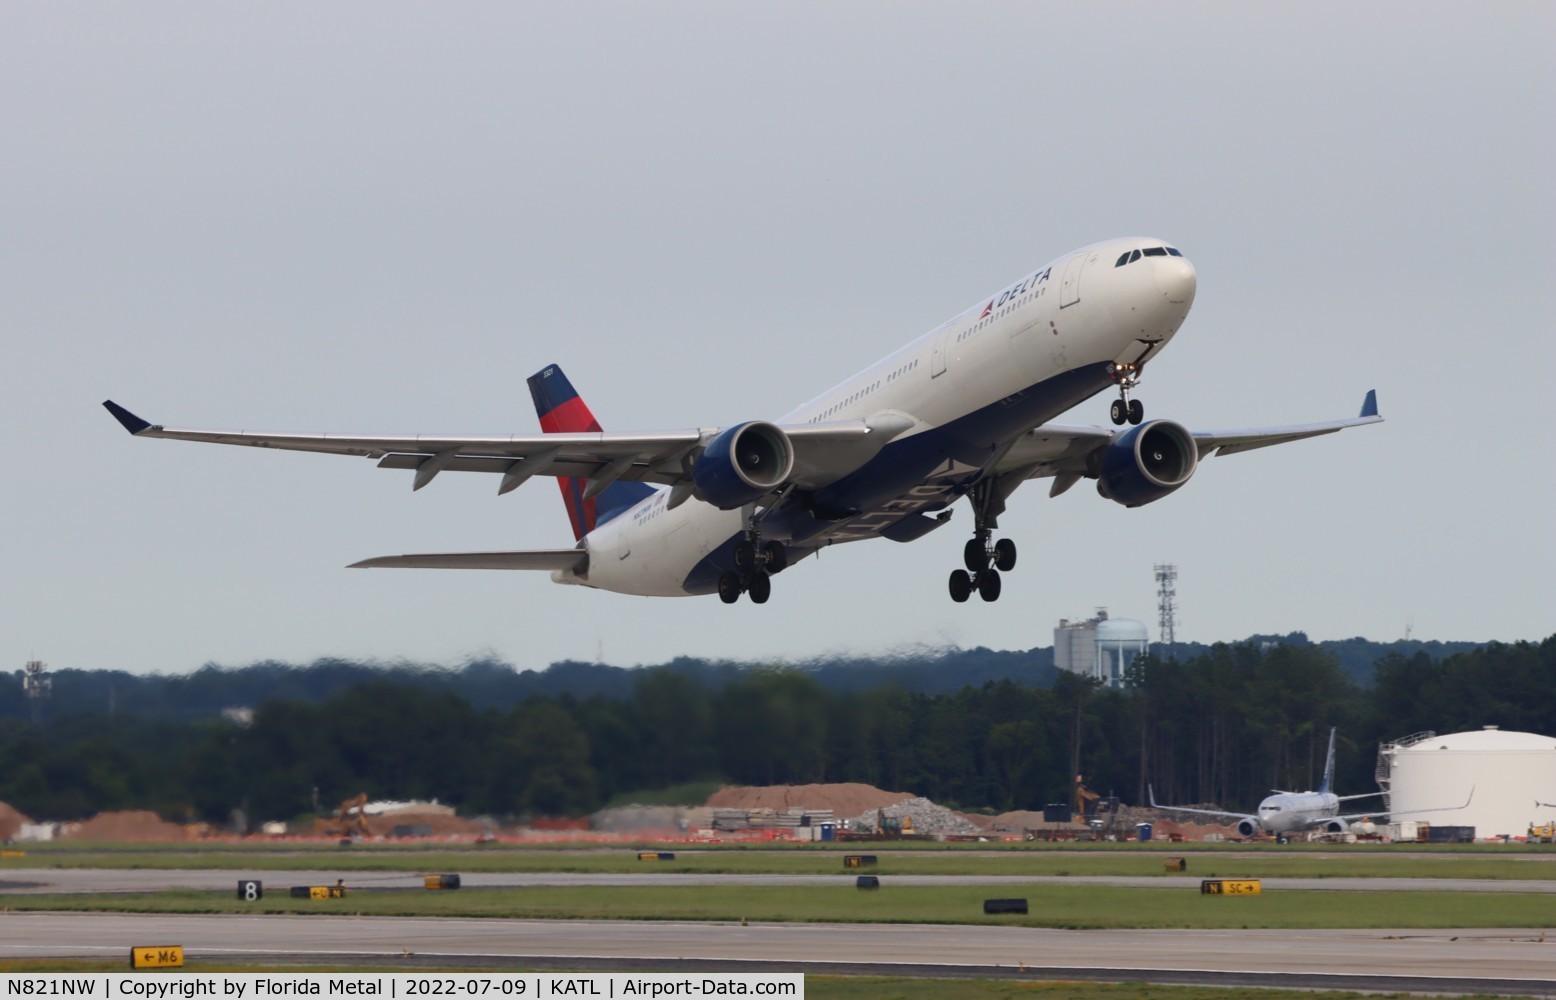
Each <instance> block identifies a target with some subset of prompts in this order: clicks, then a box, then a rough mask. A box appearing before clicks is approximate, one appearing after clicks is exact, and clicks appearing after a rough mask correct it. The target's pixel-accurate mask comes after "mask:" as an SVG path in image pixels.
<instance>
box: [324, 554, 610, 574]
mask: <svg viewBox="0 0 1556 1000" xmlns="http://www.w3.org/2000/svg"><path fill="white" fill-rule="evenodd" d="M588 565H589V553H588V551H587V550H585V549H529V550H527V551H522V552H426V553H421V554H419V555H403V556H379V557H378V558H376V559H364V560H362V561H361V562H356V563H352V564H351V565H350V566H348V567H346V568H347V569H385V568H392V569H528V570H540V571H547V570H563V571H568V570H571V571H573V572H582V571H583V570H585V569H587V568H588Z"/></svg>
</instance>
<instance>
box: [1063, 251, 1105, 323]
mask: <svg viewBox="0 0 1556 1000" xmlns="http://www.w3.org/2000/svg"><path fill="white" fill-rule="evenodd" d="M1095 256H1096V255H1095V254H1089V253H1078V254H1076V255H1075V256H1073V257H1071V258H1070V259H1069V260H1067V261H1065V262H1064V275H1063V277H1061V278H1060V279H1059V308H1060V309H1064V308H1066V307H1068V306H1073V305H1075V303H1077V302H1079V301H1080V300H1081V273H1082V272H1083V271H1085V270H1086V265H1087V264H1090V263H1091V262H1092V260H1093V259H1094V258H1095Z"/></svg>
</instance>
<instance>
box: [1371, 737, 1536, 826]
mask: <svg viewBox="0 0 1556 1000" xmlns="http://www.w3.org/2000/svg"><path fill="white" fill-rule="evenodd" d="M1378 787H1379V788H1380V789H1382V791H1383V796H1384V803H1385V805H1386V807H1387V808H1388V809H1389V811H1390V812H1391V813H1392V814H1393V815H1392V819H1393V821H1394V822H1396V823H1399V822H1401V821H1406V822H1416V821H1419V822H1420V823H1422V824H1428V825H1429V826H1430V827H1431V828H1433V829H1440V828H1445V827H1460V828H1466V827H1473V828H1474V834H1473V836H1474V837H1475V838H1476V839H1478V840H1488V839H1493V838H1497V837H1522V836H1525V835H1526V834H1527V833H1528V832H1529V827H1530V826H1531V825H1537V824H1542V823H1548V822H1550V821H1551V820H1552V819H1556V809H1551V808H1540V807H1539V806H1537V805H1536V803H1537V802H1551V803H1556V737H1551V736H1540V735H1537V734H1535V733H1518V732H1507V731H1503V730H1501V729H1498V728H1497V727H1496V726H1486V727H1485V728H1484V729H1481V730H1478V731H1475V732H1468V733H1451V734H1449V735H1447V736H1438V735H1437V734H1436V733H1432V732H1425V733H1416V734H1415V735H1413V736H1406V737H1403V738H1401V739H1398V740H1395V741H1393V742H1392V743H1385V744H1383V745H1382V746H1381V747H1379V748H1378ZM1466 800H1467V801H1468V802H1469V805H1467V806H1464V807H1462V808H1458V809H1451V810H1449V811H1446V812H1437V811H1433V812H1421V813H1412V812H1411V810H1418V809H1419V810H1440V809H1442V808H1443V807H1445V806H1454V805H1457V804H1459V803H1462V802H1465V801H1466Z"/></svg>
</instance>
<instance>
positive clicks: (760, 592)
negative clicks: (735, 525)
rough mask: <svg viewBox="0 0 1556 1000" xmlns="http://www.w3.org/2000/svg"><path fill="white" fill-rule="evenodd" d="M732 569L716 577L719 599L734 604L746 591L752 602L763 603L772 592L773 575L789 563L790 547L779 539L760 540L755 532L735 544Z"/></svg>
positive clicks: (747, 533) (751, 531)
mask: <svg viewBox="0 0 1556 1000" xmlns="http://www.w3.org/2000/svg"><path fill="white" fill-rule="evenodd" d="M734 562H735V568H734V570H733V571H725V572H724V573H723V574H721V575H720V576H719V600H721V601H723V602H724V603H725V604H734V603H735V602H736V601H738V600H740V595H741V594H745V595H747V596H748V597H750V598H751V603H752V604H766V603H767V599H768V598H769V597H771V596H772V594H773V581H772V574H774V573H781V572H783V569H784V567H786V566H788V565H789V550H788V549H786V548H784V546H783V543H782V542H765V543H764V542H763V541H762V540H761V539H760V538H759V537H757V533H756V531H755V530H754V529H753V530H750V531H747V532H746V537H745V538H742V539H741V540H740V541H738V542H736V543H735V558H734Z"/></svg>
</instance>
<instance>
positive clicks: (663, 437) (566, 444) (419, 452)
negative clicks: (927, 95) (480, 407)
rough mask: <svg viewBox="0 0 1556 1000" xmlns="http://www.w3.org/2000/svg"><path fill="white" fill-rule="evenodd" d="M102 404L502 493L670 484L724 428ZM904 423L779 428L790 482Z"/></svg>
mask: <svg viewBox="0 0 1556 1000" xmlns="http://www.w3.org/2000/svg"><path fill="white" fill-rule="evenodd" d="M103 406H104V407H106V408H107V409H108V412H110V413H112V414H113V415H114V417H115V418H116V419H117V420H118V421H119V423H120V424H122V425H124V428H125V430H127V431H129V432H130V433H131V434H133V435H135V436H136V437H148V438H168V439H171V440H175V441H201V442H205V443H208V444H236V445H247V446H248V447H251V448H278V449H281V450H283V451H311V452H320V453H323V454H328V455H354V456H357V457H359V458H373V459H377V460H378V467H379V468H381V469H413V470H415V473H416V475H415V478H414V479H413V480H412V483H411V488H412V489H416V490H419V489H421V488H422V487H423V486H426V485H427V484H428V483H429V482H431V481H432V478H433V477H434V476H436V475H437V474H438V473H440V472H445V471H448V472H487V473H498V474H501V475H502V481H501V483H500V485H499V486H498V488H497V492H498V493H507V492H508V491H510V490H512V489H514V488H516V487H518V486H519V485H520V484H521V483H523V482H524V481H525V480H527V479H529V478H530V477H531V476H536V475H542V476H567V477H576V478H579V479H587V480H590V481H591V482H592V483H596V484H598V485H599V487H600V488H601V489H603V488H604V487H605V486H608V485H610V484H611V483H613V482H615V481H617V480H636V481H638V482H645V483H659V484H661V485H666V486H674V485H675V484H677V483H679V482H682V481H684V480H686V479H687V478H688V477H689V470H690V467H691V460H692V459H693V458H694V457H695V456H696V454H697V453H698V452H699V451H700V450H701V449H702V448H704V447H706V446H707V445H708V444H709V443H710V442H711V441H712V440H713V439H714V438H715V437H717V436H718V435H719V434H720V433H721V432H722V431H723V430H724V428H701V429H697V430H685V431H671V432H667V433H653V434H615V433H605V432H590V433H563V434H504V435H496V436H490V437H445V436H437V435H430V434H418V435H412V436H405V437H389V436H374V435H352V434H280V433H270V432H267V431H248V430H242V431H209V430H192V429H186V428H178V427H164V426H163V425H161V424H153V423H151V422H150V421H147V420H143V419H142V418H140V417H138V416H136V415H135V414H134V413H131V412H130V411H129V410H127V409H125V408H124V407H122V406H120V405H118V404H117V403H115V402H113V401H112V400H108V401H106V402H104V403H103ZM912 426H913V421H912V420H910V419H909V418H907V417H905V416H902V415H900V414H894V413H882V414H876V415H874V416H871V417H868V418H866V419H863V420H839V421H833V422H829V423H820V424H799V425H793V426H787V427H784V428H783V431H784V433H785V434H786V435H788V437H789V440H790V441H791V442H793V445H794V473H793V475H792V476H791V478H790V481H791V482H793V483H794V484H795V485H797V486H799V487H801V488H802V489H814V488H817V487H820V486H825V485H826V484H828V483H830V482H833V481H835V480H837V479H841V478H842V477H843V476H846V475H848V474H849V473H850V472H852V471H854V470H855V469H857V468H858V467H859V466H860V465H862V464H864V462H866V461H868V460H869V459H870V457H872V456H873V455H874V454H875V452H877V451H879V450H880V448H881V447H882V446H883V445H885V444H886V442H887V441H890V440H891V439H892V438H894V437H896V436H897V435H899V434H901V433H902V432H903V431H905V430H908V429H909V428H910V427H912Z"/></svg>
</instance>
